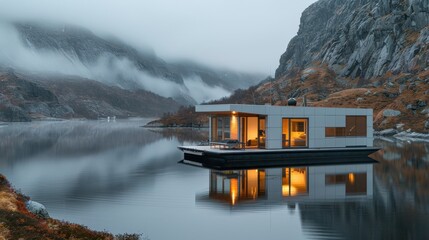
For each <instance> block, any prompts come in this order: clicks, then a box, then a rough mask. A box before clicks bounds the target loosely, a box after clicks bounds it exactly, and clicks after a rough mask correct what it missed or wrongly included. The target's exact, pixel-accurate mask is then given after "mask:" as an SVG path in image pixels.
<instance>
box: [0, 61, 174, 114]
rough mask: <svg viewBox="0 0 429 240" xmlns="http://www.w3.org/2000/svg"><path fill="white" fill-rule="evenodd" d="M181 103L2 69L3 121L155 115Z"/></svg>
mask: <svg viewBox="0 0 429 240" xmlns="http://www.w3.org/2000/svg"><path fill="white" fill-rule="evenodd" d="M178 108H179V104H178V103H177V102H176V101H174V100H173V99H171V98H164V97H161V96H158V95H156V94H154V93H151V92H148V91H145V90H135V91H130V90H126V89H122V88H119V87H114V86H109V85H106V84H103V83H100V82H98V81H94V80H90V79H85V78H80V77H76V76H67V75H58V74H55V75H48V74H42V75H37V74H34V73H33V74H28V73H21V72H15V71H14V70H13V69H8V70H4V69H0V121H5V122H23V121H31V120H33V119H54V118H61V119H67V118H86V119H98V118H106V117H109V116H110V117H113V116H115V117H118V118H127V117H155V116H162V115H163V114H164V113H166V112H174V111H176V110H177V109H178Z"/></svg>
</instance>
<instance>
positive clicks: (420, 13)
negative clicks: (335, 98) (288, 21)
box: [276, 0, 429, 79]
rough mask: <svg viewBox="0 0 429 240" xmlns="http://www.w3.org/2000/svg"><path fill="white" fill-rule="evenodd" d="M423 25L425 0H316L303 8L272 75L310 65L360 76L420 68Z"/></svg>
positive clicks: (427, 33)
mask: <svg viewBox="0 0 429 240" xmlns="http://www.w3.org/2000/svg"><path fill="white" fill-rule="evenodd" d="M428 25H429V1H427V0H352V1H350V0H320V1H318V2H316V3H315V4H313V5H311V6H310V7H309V8H307V9H306V10H305V11H304V12H303V14H302V17H301V24H300V29H299V32H298V35H297V36H296V37H294V38H293V39H292V40H291V41H290V43H289V46H288V48H287V51H286V52H285V53H284V54H283V55H282V56H281V59H280V66H279V67H278V69H277V71H276V77H281V76H284V75H287V74H288V73H290V72H293V71H297V70H298V71H299V70H302V69H305V68H306V67H308V66H312V65H315V64H317V65H326V67H327V68H329V69H330V70H332V71H334V72H335V74H336V75H339V76H342V77H350V78H363V79H371V78H374V77H379V76H383V75H384V74H386V73H387V72H392V73H393V74H399V73H415V72H416V71H419V70H424V69H425V68H426V67H427V65H428V61H429V52H428V48H427V46H428V43H429V28H428Z"/></svg>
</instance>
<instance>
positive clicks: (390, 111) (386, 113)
mask: <svg viewBox="0 0 429 240" xmlns="http://www.w3.org/2000/svg"><path fill="white" fill-rule="evenodd" d="M399 115H401V112H400V111H398V110H393V109H386V110H384V111H383V116H384V117H396V116H399Z"/></svg>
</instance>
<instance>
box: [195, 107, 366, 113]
mask: <svg viewBox="0 0 429 240" xmlns="http://www.w3.org/2000/svg"><path fill="white" fill-rule="evenodd" d="M195 111H196V112H202V113H230V112H237V113H247V114H258V115H288V114H292V115H345V114H350V115H372V113H373V110H372V109H371V108H336V107H302V106H276V105H251V104H207V105H197V106H195Z"/></svg>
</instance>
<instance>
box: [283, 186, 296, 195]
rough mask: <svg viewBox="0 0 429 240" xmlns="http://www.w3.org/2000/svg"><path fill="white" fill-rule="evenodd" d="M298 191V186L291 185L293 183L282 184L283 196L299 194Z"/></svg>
mask: <svg viewBox="0 0 429 240" xmlns="http://www.w3.org/2000/svg"><path fill="white" fill-rule="evenodd" d="M289 191H290V192H289ZM297 192H298V191H297V189H296V187H294V186H291V185H283V186H282V195H283V197H287V196H295V195H296V194H297Z"/></svg>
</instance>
